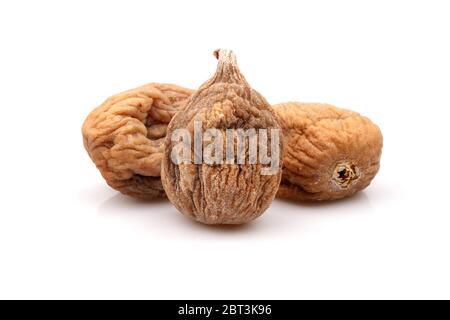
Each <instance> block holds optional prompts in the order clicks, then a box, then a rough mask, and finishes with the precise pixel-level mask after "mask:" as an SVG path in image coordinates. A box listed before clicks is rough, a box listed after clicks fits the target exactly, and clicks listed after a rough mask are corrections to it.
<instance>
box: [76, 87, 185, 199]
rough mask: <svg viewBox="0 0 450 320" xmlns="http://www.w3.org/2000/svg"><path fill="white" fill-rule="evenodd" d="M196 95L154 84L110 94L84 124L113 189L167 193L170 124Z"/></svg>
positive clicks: (145, 196)
mask: <svg viewBox="0 0 450 320" xmlns="http://www.w3.org/2000/svg"><path fill="white" fill-rule="evenodd" d="M192 93H193V91H192V90H190V89H185V88H182V87H179V86H176V85H172V84H158V83H151V84H147V85H144V86H142V87H139V88H136V89H132V90H129V91H126V92H123V93H120V94H117V95H115V96H112V97H110V98H108V99H107V100H106V101H105V102H104V103H103V104H102V105H101V106H99V107H98V108H97V109H95V110H94V111H92V112H91V113H90V114H89V116H88V117H87V119H86V120H85V122H84V124H83V129H82V133H83V142H84V146H85V148H86V150H87V152H88V153H89V156H90V157H91V159H92V161H94V163H95V165H96V166H97V168H98V169H99V170H100V172H101V174H102V176H103V177H104V178H105V180H106V182H107V183H108V185H110V186H111V187H112V188H114V189H116V190H118V191H120V192H122V193H123V194H126V195H130V196H133V197H136V198H141V199H152V198H156V197H163V196H165V193H164V189H163V187H162V184H161V179H160V172H161V158H162V153H163V143H164V137H165V135H166V129H167V125H168V123H169V122H170V120H171V118H172V117H173V115H174V114H175V112H176V111H177V110H178V109H179V108H180V107H181V106H182V105H183V104H184V103H185V102H186V100H187V98H188V97H189V96H190V95H191V94H192Z"/></svg>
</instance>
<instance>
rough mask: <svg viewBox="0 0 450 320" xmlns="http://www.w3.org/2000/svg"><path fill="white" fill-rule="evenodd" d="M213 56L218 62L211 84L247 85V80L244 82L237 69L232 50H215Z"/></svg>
mask: <svg viewBox="0 0 450 320" xmlns="http://www.w3.org/2000/svg"><path fill="white" fill-rule="evenodd" d="M213 54H214V56H215V57H216V59H217V60H218V62H217V70H216V73H215V75H214V76H213V78H212V79H211V83H220V82H225V83H237V84H242V85H247V86H248V83H247V80H245V78H244V76H243V75H242V73H241V71H240V70H239V67H238V65H237V60H236V55H235V54H234V52H233V51H232V50H229V49H217V50H215V51H214V53H213Z"/></svg>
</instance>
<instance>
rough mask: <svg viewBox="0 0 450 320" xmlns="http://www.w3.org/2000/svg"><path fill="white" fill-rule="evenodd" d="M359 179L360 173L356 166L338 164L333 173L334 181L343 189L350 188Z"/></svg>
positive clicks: (345, 163)
mask: <svg viewBox="0 0 450 320" xmlns="http://www.w3.org/2000/svg"><path fill="white" fill-rule="evenodd" d="M358 178H359V172H358V169H357V167H356V166H355V165H354V164H351V163H348V162H343V163H338V164H337V165H336V168H335V169H334V173H333V180H334V181H335V182H336V183H337V184H338V185H339V186H340V187H342V188H346V187H348V186H349V185H350V184H351V183H352V182H354V181H355V180H357V179H358Z"/></svg>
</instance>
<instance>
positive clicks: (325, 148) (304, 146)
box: [273, 102, 383, 201]
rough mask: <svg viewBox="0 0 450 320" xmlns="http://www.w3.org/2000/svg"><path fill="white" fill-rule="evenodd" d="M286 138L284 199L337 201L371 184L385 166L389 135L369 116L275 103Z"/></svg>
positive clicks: (317, 106)
mask: <svg viewBox="0 0 450 320" xmlns="http://www.w3.org/2000/svg"><path fill="white" fill-rule="evenodd" d="M273 109H274V110H275V112H276V113H277V114H278V116H279V119H280V125H281V127H282V129H283V134H284V137H285V144H286V145H285V153H284V156H283V177H282V180H281V184H280V189H279V191H278V194H277V195H278V196H279V197H284V198H289V199H296V200H311V201H318V200H333V199H340V198H344V197H348V196H351V195H352V194H354V193H355V192H357V191H360V190H362V189H364V188H366V187H367V186H368V185H369V184H370V182H371V181H372V179H373V178H374V177H375V175H376V173H377V172H378V169H379V167H380V157H381V149H382V146H383V137H382V135H381V131H380V129H379V128H378V127H377V126H376V125H375V124H374V123H373V122H371V121H370V120H369V119H368V118H366V117H363V116H361V115H359V114H358V113H356V112H352V111H349V110H345V109H339V108H336V107H334V106H331V105H328V104H318V103H299V102H289V103H282V104H278V105H274V106H273Z"/></svg>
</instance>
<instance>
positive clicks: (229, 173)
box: [161, 50, 282, 224]
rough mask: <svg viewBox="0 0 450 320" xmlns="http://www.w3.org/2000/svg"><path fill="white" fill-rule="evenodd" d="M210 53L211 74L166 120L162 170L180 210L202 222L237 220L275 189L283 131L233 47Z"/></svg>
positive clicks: (255, 211) (261, 205)
mask: <svg viewBox="0 0 450 320" xmlns="http://www.w3.org/2000/svg"><path fill="white" fill-rule="evenodd" d="M215 56H216V58H217V59H218V66H217V71H216V73H215V75H214V76H213V77H212V78H211V79H210V80H209V81H207V82H206V83H204V84H203V85H202V86H201V87H200V88H199V90H198V91H197V92H196V93H195V94H193V95H192V96H191V97H190V99H189V101H188V102H187V104H186V106H184V107H183V108H182V109H181V110H180V111H179V112H178V113H177V114H176V115H175V116H174V117H173V119H172V121H171V122H170V124H169V127H168V129H167V138H166V141H165V150H164V157H163V163H162V172H161V178H162V182H163V186H164V189H165V190H166V193H167V196H168V198H169V200H170V201H171V202H172V203H173V204H174V205H175V206H176V207H177V208H178V210H179V211H181V212H182V213H183V214H185V215H187V216H189V217H191V218H193V219H195V220H197V221H200V222H203V223H206V224H240V223H245V222H248V221H250V220H252V219H255V218H256V217H258V216H260V215H261V214H262V213H263V212H264V211H265V210H266V209H267V207H268V206H269V205H270V203H271V202H272V200H273V198H274V196H275V194H276V191H277V189H278V186H279V182H280V178H281V165H282V163H281V161H282V155H281V152H282V150H281V149H282V137H281V136H280V135H281V132H280V129H279V124H278V122H277V119H276V115H275V114H274V112H273V110H272V108H271V107H270V106H269V104H268V103H267V101H266V100H265V99H264V98H263V97H262V96H261V95H260V94H259V93H257V92H256V91H255V90H253V89H252V88H251V87H250V86H249V84H248V83H247V81H246V80H245V78H244V76H243V75H242V74H241V72H240V71H239V69H238V66H237V63H236V59H235V56H234V54H233V53H232V52H231V51H229V50H218V51H216V52H215ZM268 129H269V130H268ZM253 133H255V135H254V134H253ZM264 133H265V134H264ZM180 135H181V136H182V138H183V139H179V140H177V137H180ZM190 137H192V140H193V143H192V141H191V138H190ZM255 137H256V138H257V139H256V140H257V142H258V144H257V148H256V149H257V150H255V143H256V140H255V139H254V138H255ZM247 138H248V139H247ZM181 140H182V142H181ZM186 141H187V142H188V143H186ZM181 143H183V144H181ZM180 144H181V146H183V147H182V148H179V147H180ZM180 150H181V151H180ZM255 152H257V153H258V154H256V153H255ZM255 158H256V160H257V161H255ZM180 159H182V161H180ZM243 159H244V160H245V161H243ZM211 160H212V161H211Z"/></svg>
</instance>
